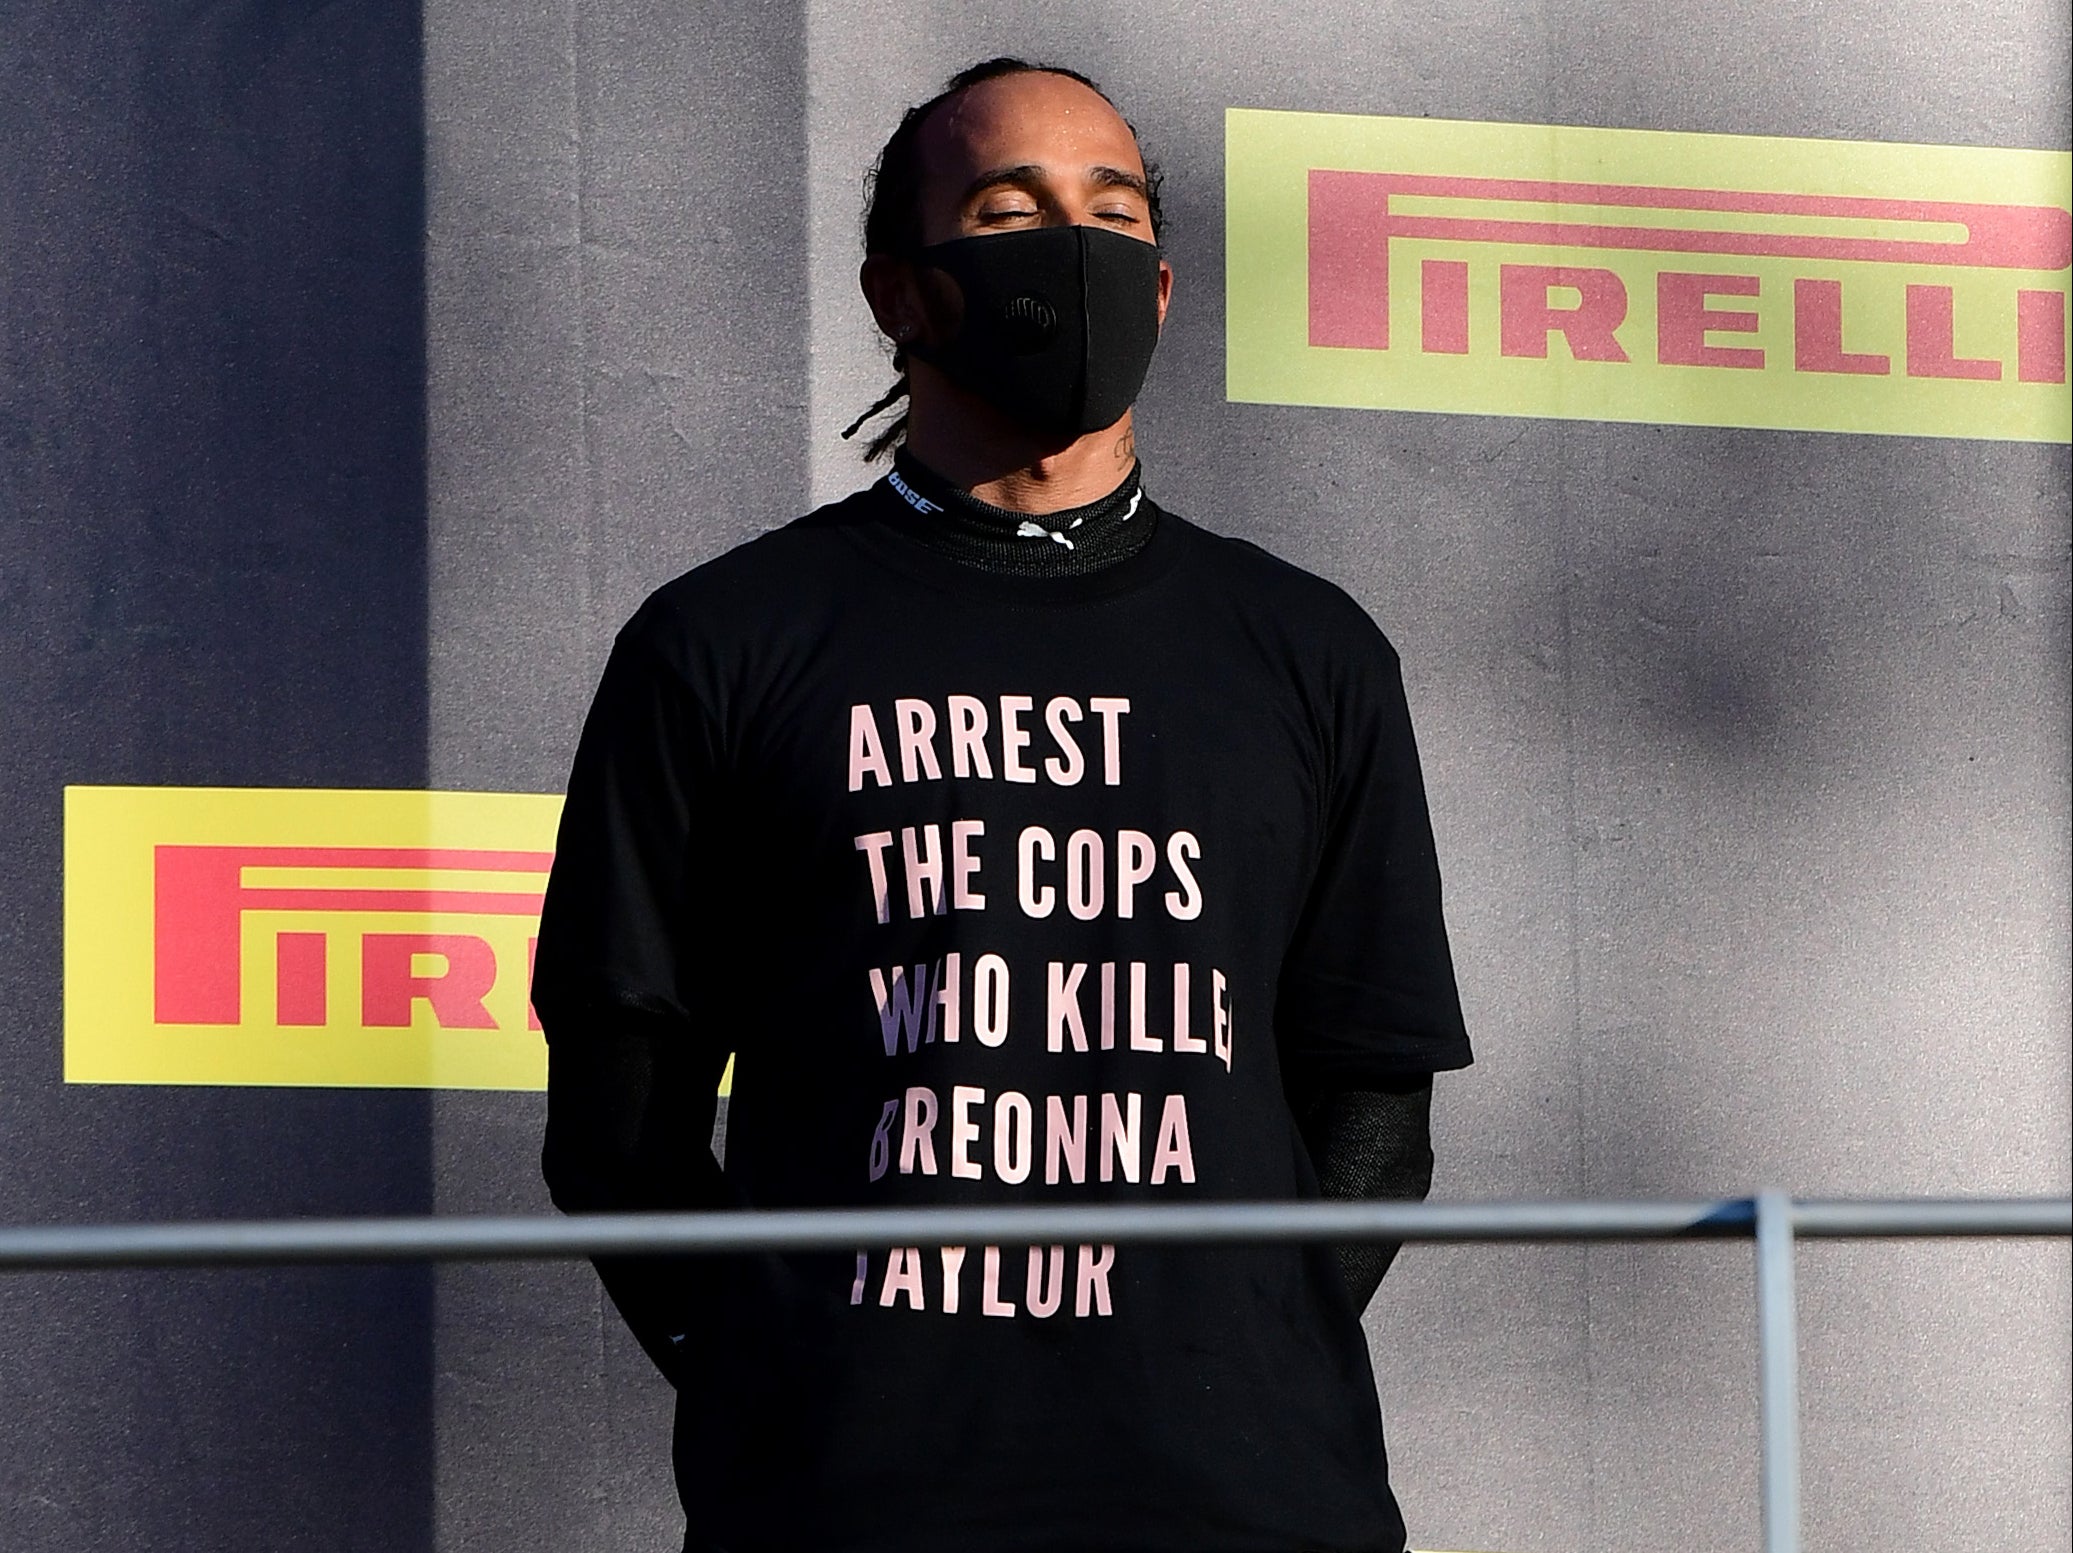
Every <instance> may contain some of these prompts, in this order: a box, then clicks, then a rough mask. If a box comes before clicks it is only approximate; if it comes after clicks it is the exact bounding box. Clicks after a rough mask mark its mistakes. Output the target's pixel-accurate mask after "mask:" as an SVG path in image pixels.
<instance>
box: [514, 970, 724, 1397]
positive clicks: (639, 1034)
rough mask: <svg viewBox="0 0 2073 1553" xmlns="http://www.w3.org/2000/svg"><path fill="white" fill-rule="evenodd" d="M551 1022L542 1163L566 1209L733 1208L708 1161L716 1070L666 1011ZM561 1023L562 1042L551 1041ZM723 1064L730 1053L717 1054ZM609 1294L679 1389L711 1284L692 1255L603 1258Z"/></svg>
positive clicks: (599, 1263) (605, 1009)
mask: <svg viewBox="0 0 2073 1553" xmlns="http://www.w3.org/2000/svg"><path fill="white" fill-rule="evenodd" d="M584 1015H585V1017H584V1018H583V1019H582V1021H581V1022H582V1024H583V1025H584V1028H583V1029H581V1030H580V1031H570V1030H569V1029H567V1028H566V1024H567V1016H564V1018H562V1019H557V1020H554V1021H553V1022H552V1023H551V1024H550V1026H549V1030H548V1060H547V1139H546V1145H545V1147H544V1148H543V1149H542V1151H541V1156H540V1171H541V1174H542V1175H543V1176H545V1177H546V1180H547V1189H548V1192H549V1194H550V1195H551V1196H552V1197H553V1199H554V1205H555V1206H556V1207H557V1208H559V1209H561V1210H562V1211H563V1212H564V1213H637V1212H672V1211H683V1210H694V1209H705V1208H719V1207H724V1206H727V1205H728V1201H729V1198H728V1194H727V1189H726V1185H725V1180H724V1178H723V1177H722V1176H721V1174H720V1167H719V1163H718V1161H716V1160H715V1159H714V1158H713V1154H712V1147H711V1138H712V1130H713V1115H714V1111H715V1109H716V1107H717V1105H718V1089H719V1080H720V1068H719V1067H716V1066H714V1061H713V1058H712V1057H711V1055H710V1054H709V1053H708V1052H706V1051H705V1050H704V1046H703V1043H701V1042H697V1041H694V1040H692V1039H690V1038H689V1032H687V1031H683V1030H679V1029H677V1028H676V1027H675V1025H674V1023H673V1022H672V1021H670V1020H668V1019H666V1018H664V1017H662V1016H660V1015H657V1014H652V1013H646V1012H643V1011H640V1010H636V1009H632V1008H624V1007H611V1006H604V1005H590V1006H589V1007H587V1008H586V1009H585V1011H584ZM556 1031H560V1032H561V1034H562V1035H563V1037H564V1039H563V1040H561V1041H560V1043H559V1044H557V1043H556V1042H555V1039H554V1037H555V1033H556ZM721 1065H722V1066H724V1058H723V1059H721ZM592 1265H593V1266H595V1267H596V1268H597V1272H598V1277H599V1278H600V1279H601V1280H602V1281H603V1283H604V1286H605V1292H606V1293H608V1294H609V1295H610V1296H611V1297H612V1303H613V1304H614V1305H616V1306H618V1308H619V1313H620V1315H621V1316H623V1317H624V1318H625V1320H626V1324H627V1326H628V1327H630V1328H631V1329H632V1331H633V1334H634V1336H635V1338H636V1339H638V1340H639V1342H640V1345H641V1347H642V1348H643V1349H644V1350H645V1351H646V1352H647V1355H648V1357H649V1358H650V1359H652V1360H654V1361H655V1367H656V1368H657V1369H659V1370H661V1371H662V1373H663V1375H664V1376H665V1377H666V1378H667V1379H668V1380H669V1381H670V1383H671V1384H672V1385H675V1384H676V1383H677V1381H678V1379H679V1375H678V1368H677V1362H676V1360H677V1349H676V1344H677V1341H678V1340H679V1339H681V1337H682V1336H683V1334H684V1332H685V1331H686V1330H688V1329H689V1327H690V1325H691V1324H692V1323H693V1322H694V1321H695V1320H696V1319H697V1311H698V1308H699V1304H700V1295H701V1292H702V1290H703V1288H704V1287H705V1285H704V1282H703V1279H702V1276H701V1275H702V1274H706V1275H709V1274H710V1271H711V1269H710V1268H702V1267H701V1265H700V1263H699V1261H698V1260H697V1259H695V1258H691V1257H654V1256H648V1257H639V1256H633V1257H629V1256H620V1257H599V1258H596V1259H595V1261H594V1262H593V1264H592Z"/></svg>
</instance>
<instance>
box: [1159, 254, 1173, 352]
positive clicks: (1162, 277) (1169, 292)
mask: <svg viewBox="0 0 2073 1553" xmlns="http://www.w3.org/2000/svg"><path fill="white" fill-rule="evenodd" d="M1172 298H1173V266H1172V265H1170V264H1168V263H1167V262H1166V261H1165V260H1164V259H1161V260H1160V261H1159V332H1160V333H1162V334H1163V333H1165V332H1166V304H1167V303H1168V302H1169V301H1171V300H1172Z"/></svg>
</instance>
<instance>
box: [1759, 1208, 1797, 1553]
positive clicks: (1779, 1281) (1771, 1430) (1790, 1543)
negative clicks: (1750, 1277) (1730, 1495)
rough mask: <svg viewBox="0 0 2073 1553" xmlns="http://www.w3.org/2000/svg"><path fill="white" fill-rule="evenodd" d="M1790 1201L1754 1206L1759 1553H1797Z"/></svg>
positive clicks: (1793, 1322)
mask: <svg viewBox="0 0 2073 1553" xmlns="http://www.w3.org/2000/svg"><path fill="white" fill-rule="evenodd" d="M1793 1218H1794V1210H1793V1204H1792V1199H1791V1198H1789V1197H1787V1196H1786V1195H1785V1194H1784V1193H1783V1192H1760V1193H1758V1194H1757V1198H1756V1356H1757V1372H1758V1379H1757V1418H1758V1421H1759V1424H1760V1427H1761V1430H1762V1434H1763V1463H1762V1480H1763V1545H1764V1553H1799V1528H1800V1515H1799V1325H1798V1319H1797V1318H1798V1311H1797V1309H1796V1305H1795V1298H1794V1292H1793V1233H1792V1232H1793Z"/></svg>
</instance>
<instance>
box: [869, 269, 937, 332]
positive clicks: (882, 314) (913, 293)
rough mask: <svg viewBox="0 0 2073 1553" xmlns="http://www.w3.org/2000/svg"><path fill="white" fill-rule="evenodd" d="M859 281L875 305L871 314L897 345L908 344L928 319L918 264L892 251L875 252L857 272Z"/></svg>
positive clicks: (870, 301) (872, 304) (872, 306)
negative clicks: (917, 276)
mask: <svg viewBox="0 0 2073 1553" xmlns="http://www.w3.org/2000/svg"><path fill="white" fill-rule="evenodd" d="M857 284H858V285H859V286H860V287H862V288H863V292H864V300H865V301H866V302H868V303H870V304H871V316H872V317H873V318H874V319H876V320H877V321H878V327H879V329H880V330H881V331H882V332H883V333H884V335H885V337H886V338H887V339H889V340H891V341H892V342H893V344H895V345H905V344H907V343H908V342H909V341H910V340H912V339H914V337H915V336H916V335H918V334H920V333H921V331H922V328H923V326H924V325H925V324H926V323H927V321H928V315H927V312H926V310H925V309H924V308H923V306H922V302H921V292H920V288H919V287H918V285H917V284H916V281H915V275H914V266H913V265H912V264H909V263H908V262H907V261H906V260H905V259H895V258H893V257H892V256H891V255H890V254H882V253H874V254H872V255H871V256H870V257H869V258H868V259H866V260H865V261H864V263H863V267H862V268H861V269H859V270H858V271H857Z"/></svg>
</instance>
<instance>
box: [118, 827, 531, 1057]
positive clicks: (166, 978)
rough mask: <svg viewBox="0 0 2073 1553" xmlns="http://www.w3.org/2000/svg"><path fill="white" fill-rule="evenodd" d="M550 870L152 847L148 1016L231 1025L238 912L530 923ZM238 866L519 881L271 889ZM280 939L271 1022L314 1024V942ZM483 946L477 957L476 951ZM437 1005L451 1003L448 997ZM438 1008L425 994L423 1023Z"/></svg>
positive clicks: (332, 850)
mask: <svg viewBox="0 0 2073 1553" xmlns="http://www.w3.org/2000/svg"><path fill="white" fill-rule="evenodd" d="M553 861H554V855H553V854H552V853H551V852H520V851H491V850H479V849H470V848H462V847H235V846H162V847H159V848H157V849H156V850H155V854H154V859H153V867H154V875H155V877H154V890H153V902H152V918H153V920H152V928H153V943H152V962H153V963H152V969H153V1018H154V1019H155V1020H156V1021H157V1022H158V1023H159V1024H169V1025H228V1024H236V1023H238V1022H239V1020H240V1018H241V1016H242V1009H241V1007H240V1003H241V997H240V991H239V985H240V974H241V964H240V941H241V929H242V924H243V920H244V916H245V914H246V913H247V912H251V911H287V912H342V911H359V912H382V913H454V914H459V915H489V916H537V915H538V914H539V910H540V905H541V901H542V898H543V897H542V892H541V888H540V883H539V881H540V878H541V877H542V876H544V875H545V874H546V872H547V870H548V867H549V865H550V864H552V862H553ZM250 868H296V869H340V870H344V869H351V870H354V871H376V872H379V871H384V870H394V871H405V870H408V871H411V872H415V873H435V874H436V873H461V872H466V873H477V874H481V873H488V874H498V873H502V874H511V875H515V876H531V877H529V878H527V879H526V881H525V883H524V884H523V885H522V886H519V887H515V888H512V889H509V890H483V889H464V890H456V889H440V888H436V887H432V888H425V887H417V886H409V887H357V886H351V887H338V888H322V887H318V888H311V887H304V886H293V887H278V886H268V885H254V884H247V883H246V882H245V870H247V869H250ZM404 936H407V935H404ZM280 940H281V941H280V942H279V943H277V945H276V949H275V964H276V967H277V971H278V983H277V992H276V1010H275V1012H276V1015H277V1018H278V1020H279V1022H280V1023H282V1024H297V1025H301V1024H322V1023H323V1022H324V1015H323V1004H324V969H325V966H324V953H323V935H322V934H318V933H283V934H281V935H280ZM311 940H314V941H315V942H314V945H312V943H311V942H310V941H311ZM483 947H484V949H485V950H487V948H488V945H487V944H484V946H483ZM469 963H470V964H473V963H474V962H472V961H470V962H469ZM450 974H451V972H450ZM423 995H426V996H430V994H423ZM446 996H447V997H448V1000H449V1003H450V1004H451V1003H452V1000H453V999H455V998H457V997H458V996H459V994H458V993H449V994H447V995H446ZM406 1006H407V1004H406ZM453 1006H456V1007H457V1006H458V1004H454V1005H453ZM440 1008H441V1005H440V1002H439V1000H438V999H437V998H436V997H435V998H434V999H433V1011H434V1014H435V1016H436V1015H438V1014H439V1012H440ZM406 1022H407V1020H406ZM442 1022H444V1021H443V1020H442Z"/></svg>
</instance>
